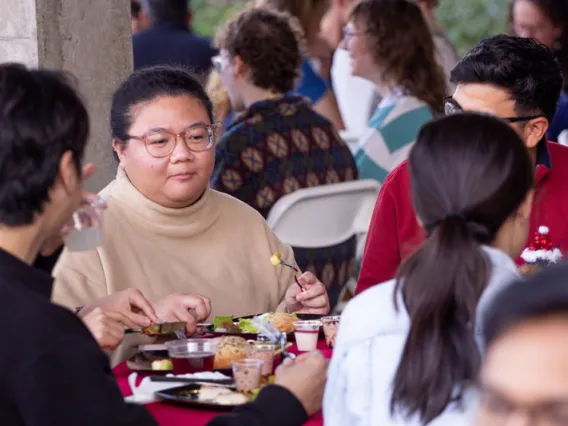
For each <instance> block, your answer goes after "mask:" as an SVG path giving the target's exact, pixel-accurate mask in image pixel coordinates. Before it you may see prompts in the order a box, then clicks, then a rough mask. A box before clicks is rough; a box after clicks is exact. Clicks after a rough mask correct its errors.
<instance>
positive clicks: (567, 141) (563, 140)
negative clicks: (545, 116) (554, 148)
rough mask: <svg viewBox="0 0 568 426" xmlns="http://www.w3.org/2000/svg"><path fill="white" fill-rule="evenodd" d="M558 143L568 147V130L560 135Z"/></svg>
mask: <svg viewBox="0 0 568 426" xmlns="http://www.w3.org/2000/svg"><path fill="white" fill-rule="evenodd" d="M558 143H559V144H560V145H564V146H568V130H562V132H560V134H559V135H558Z"/></svg>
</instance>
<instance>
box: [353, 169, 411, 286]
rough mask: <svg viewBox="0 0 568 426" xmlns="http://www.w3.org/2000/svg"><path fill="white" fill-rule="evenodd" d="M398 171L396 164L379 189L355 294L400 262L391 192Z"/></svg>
mask: <svg viewBox="0 0 568 426" xmlns="http://www.w3.org/2000/svg"><path fill="white" fill-rule="evenodd" d="M399 171H400V168H398V169H396V171H393V173H391V174H390V175H389V176H388V177H387V179H386V180H385V182H384V183H383V186H382V187H381V191H380V192H379V196H378V198H377V203H376V204H375V210H374V211H373V217H372V218H371V225H370V227H369V233H368V235H367V243H366V245H365V252H364V253H363V263H362V265H361V272H360V274H359V280H358V282H357V288H356V290H355V294H359V293H361V292H362V291H364V290H366V289H368V288H369V287H372V286H374V285H375V284H379V283H382V282H384V281H388V280H390V279H392V278H393V277H394V276H395V274H396V270H397V268H398V266H399V265H400V262H401V259H400V250H399V241H398V226H397V217H396V203H395V198H394V193H393V191H394V190H395V189H396V180H397V178H396V176H397V175H398V174H399V173H397V172H399ZM399 190H404V188H399Z"/></svg>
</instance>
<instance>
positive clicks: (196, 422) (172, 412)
mask: <svg viewBox="0 0 568 426" xmlns="http://www.w3.org/2000/svg"><path fill="white" fill-rule="evenodd" d="M318 349H319V350H320V351H321V352H322V353H323V354H324V356H325V357H326V358H331V354H332V350H331V349H329V348H328V347H327V346H326V344H325V341H323V340H320V341H319V342H318ZM290 352H292V353H298V350H297V347H296V345H295V344H294V345H293V346H292V347H291V348H290ZM113 372H114V375H115V377H116V380H117V382H118V385H119V386H120V390H121V391H122V393H123V395H124V396H129V395H132V391H131V390H130V386H129V385H128V375H129V374H130V373H131V372H132V371H131V370H130V369H129V368H128V367H127V366H126V363H122V364H120V365H117V366H116V367H115V368H114V370H113ZM139 376H141V377H139V378H138V383H139V382H140V380H142V377H143V375H139ZM138 383H137V384H138ZM146 408H147V409H148V411H149V412H150V414H152V416H154V418H155V419H156V421H157V422H158V423H159V424H160V425H168V426H187V425H192V426H205V425H206V424H207V422H208V421H209V420H211V419H212V418H213V417H215V416H216V415H218V414H219V413H218V412H214V411H205V410H197V409H193V408H189V407H183V406H178V405H170V404H167V403H163V402H157V403H155V404H148V405H146ZM305 424H306V425H308V426H322V425H323V417H322V415H321V413H318V414H316V415H314V416H312V417H311V418H310V419H309V420H308V421H307V422H306V423H305Z"/></svg>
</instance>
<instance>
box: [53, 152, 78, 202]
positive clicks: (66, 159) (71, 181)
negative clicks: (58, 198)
mask: <svg viewBox="0 0 568 426" xmlns="http://www.w3.org/2000/svg"><path fill="white" fill-rule="evenodd" d="M57 175H58V176H57V177H58V179H59V181H60V182H61V184H62V185H63V188H64V190H65V192H67V193H71V192H73V190H74V189H75V187H76V186H77V184H78V183H79V182H80V181H81V176H80V175H79V173H77V167H76V166H75V161H74V159H73V153H72V152H71V151H65V152H64V153H63V155H62V156H61V159H60V160H59V169H58V171H57Z"/></svg>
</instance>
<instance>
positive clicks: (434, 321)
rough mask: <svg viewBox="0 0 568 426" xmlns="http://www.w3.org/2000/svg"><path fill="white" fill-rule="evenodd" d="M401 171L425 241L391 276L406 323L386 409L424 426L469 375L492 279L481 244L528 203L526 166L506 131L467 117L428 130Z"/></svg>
mask: <svg viewBox="0 0 568 426" xmlns="http://www.w3.org/2000/svg"><path fill="white" fill-rule="evenodd" d="M408 164H409V171H410V179H411V188H412V199H413V203H414V208H415V211H416V214H417V216H418V217H419V218H420V220H421V221H422V223H423V224H424V228H425V230H426V234H427V237H426V239H425V241H424V243H423V244H422V245H421V246H420V248H419V249H418V250H417V251H416V252H415V253H414V254H412V255H411V256H410V257H409V258H408V259H407V260H406V261H405V262H404V263H403V264H402V266H401V267H400V269H399V271H398V273H397V284H396V288H397V291H396V292H395V294H402V300H403V301H404V305H405V307H406V309H407V311H408V314H409V316H410V323H411V324H410V331H409V334H408V337H407V339H406V343H405V345H404V349H403V352H402V356H401V360H400V363H399V365H398V369H397V371H396V375H395V378H394V382H393V394H392V400H391V411H392V412H393V413H397V414H398V413H399V414H402V415H403V416H408V417H410V416H415V415H417V416H419V417H420V419H421V421H422V422H423V423H424V424H427V423H429V422H430V421H432V420H433V419H434V418H436V417H437V416H438V415H440V414H441V413H442V412H443V411H444V409H445V408H446V407H447V405H448V404H449V403H450V402H453V401H459V400H460V397H461V395H462V392H463V390H464V388H465V386H467V385H468V384H469V383H470V381H472V380H474V379H475V378H476V374H477V371H478V368H479V364H480V356H479V352H478V348H477V346H476V343H475V340H474V331H473V330H474V326H475V313H476V307H477V303H478V301H479V298H480V296H481V294H482V292H483V291H484V289H485V287H486V285H487V283H488V280H489V274H490V272H491V270H490V264H489V263H488V260H487V258H486V256H485V254H484V252H483V251H482V247H481V246H482V245H484V244H490V243H491V242H492V241H493V240H494V239H495V236H496V234H497V232H498V231H499V229H500V228H501V227H502V225H503V224H504V223H505V221H506V220H507V219H508V218H509V217H511V216H512V215H513V214H515V211H516V210H517V209H518V207H519V206H520V205H521V204H522V203H523V201H524V200H525V199H526V196H527V194H528V192H529V191H530V190H531V188H532V186H533V166H532V164H531V160H530V158H529V154H528V151H527V149H526V148H525V145H524V143H523V141H522V140H521V138H520V137H519V135H518V134H517V133H516V132H515V131H514V130H513V129H512V128H511V127H510V126H509V125H507V124H506V123H505V122H503V121H501V120H500V119H497V118H495V117H491V116H488V115H481V114H475V113H463V114H457V115H452V116H448V117H444V118H441V119H439V120H436V121H433V122H430V123H428V124H426V125H425V126H424V127H423V128H422V130H421V131H420V134H419V136H418V139H417V142H416V144H415V145H414V147H413V149H412V151H411V153H410V156H409V160H408ZM395 304H396V306H397V308H398V304H397V303H396V298H395Z"/></svg>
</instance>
